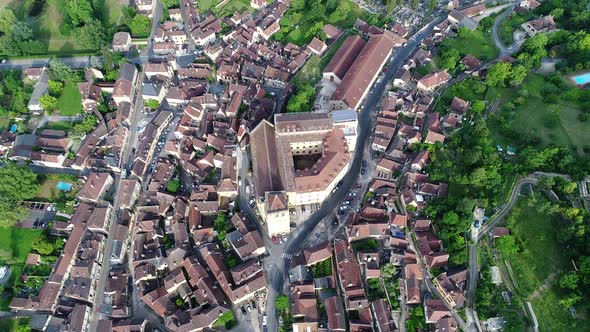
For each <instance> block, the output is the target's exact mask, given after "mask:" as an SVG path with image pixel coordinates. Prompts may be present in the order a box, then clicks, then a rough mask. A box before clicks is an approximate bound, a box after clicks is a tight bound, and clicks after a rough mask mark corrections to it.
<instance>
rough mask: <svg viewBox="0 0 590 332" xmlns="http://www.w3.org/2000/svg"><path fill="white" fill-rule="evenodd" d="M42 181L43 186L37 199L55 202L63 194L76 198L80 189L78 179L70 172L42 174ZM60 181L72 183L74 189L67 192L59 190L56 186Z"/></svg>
mask: <svg viewBox="0 0 590 332" xmlns="http://www.w3.org/2000/svg"><path fill="white" fill-rule="evenodd" d="M40 182H41V186H40V188H39V193H38V194H37V197H35V200H40V201H48V202H55V201H56V200H57V199H58V198H59V197H60V196H62V195H63V196H65V197H66V198H70V199H74V197H75V195H76V192H77V191H78V186H77V183H78V179H77V178H76V177H75V176H72V175H68V174H48V175H47V176H41V177H40ZM59 182H69V183H72V184H73V186H72V190H70V191H69V192H67V193H66V192H62V191H59V190H57V188H56V186H57V184H58V183H59Z"/></svg>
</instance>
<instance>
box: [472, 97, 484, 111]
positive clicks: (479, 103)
mask: <svg viewBox="0 0 590 332" xmlns="http://www.w3.org/2000/svg"><path fill="white" fill-rule="evenodd" d="M485 109H486V103H485V102H484V101H483V100H476V101H474V102H473V103H472V104H471V111H472V112H474V113H478V114H481V113H482V112H483V111H484V110H485Z"/></svg>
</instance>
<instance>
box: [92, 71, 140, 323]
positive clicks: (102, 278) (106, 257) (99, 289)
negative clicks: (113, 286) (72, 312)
mask: <svg viewBox="0 0 590 332" xmlns="http://www.w3.org/2000/svg"><path fill="white" fill-rule="evenodd" d="M139 77H140V78H141V77H143V71H140V72H139ZM141 81H142V79H138V80H137V82H136V85H135V87H134V109H133V113H132V114H131V118H130V123H131V125H130V129H129V138H128V142H127V144H126V145H125V148H124V150H123V152H122V154H121V160H122V161H123V162H122V164H123V165H122V167H125V163H124V161H126V160H128V159H129V158H130V155H131V150H132V148H133V147H134V146H135V140H136V136H137V133H136V129H137V121H138V114H139V113H140V112H139V109H140V108H141V105H142V104H143V101H142V98H141V93H140V87H141ZM121 180H122V177H121V174H115V183H114V186H113V188H114V189H113V192H114V194H113V212H112V214H111V218H110V220H109V231H108V237H107V241H106V244H105V246H104V251H103V257H102V264H101V266H102V268H101V269H100V272H99V273H100V274H99V277H98V280H97V283H96V294H95V297H94V299H95V301H94V303H93V306H92V317H94V319H93V320H92V321H91V323H90V327H89V330H90V331H96V327H97V326H96V324H97V322H98V320H99V319H103V318H107V316H106V315H105V314H104V312H103V311H102V307H103V306H104V289H105V286H106V280H107V279H108V275H109V271H110V270H111V262H110V258H111V255H112V253H113V241H114V238H115V233H116V227H115V225H116V224H117V216H118V215H119V212H120V204H119V199H120V196H119V187H120V185H121Z"/></svg>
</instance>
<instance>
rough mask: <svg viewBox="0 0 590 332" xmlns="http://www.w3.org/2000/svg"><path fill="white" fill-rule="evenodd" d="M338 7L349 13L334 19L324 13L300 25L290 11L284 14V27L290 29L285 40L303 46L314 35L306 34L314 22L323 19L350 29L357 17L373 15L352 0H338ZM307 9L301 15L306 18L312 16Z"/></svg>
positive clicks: (325, 21)
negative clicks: (296, 24)
mask: <svg viewBox="0 0 590 332" xmlns="http://www.w3.org/2000/svg"><path fill="white" fill-rule="evenodd" d="M338 8H341V9H342V10H343V11H346V13H347V15H346V17H345V18H343V19H342V20H338V21H333V20H331V19H330V17H329V15H324V16H323V17H321V18H319V20H318V19H316V20H314V21H311V20H305V19H303V21H302V22H301V23H299V25H298V26H295V25H294V24H293V22H292V21H291V18H290V16H289V14H290V12H287V14H286V15H285V16H283V18H282V19H281V22H280V24H281V27H282V28H286V29H288V33H287V35H286V36H285V42H291V43H293V44H295V45H299V46H303V45H305V44H307V43H309V41H310V40H311V39H312V38H313V36H306V32H307V31H308V30H309V29H310V28H311V27H312V26H313V25H314V23H316V22H318V21H321V22H322V23H323V24H327V23H330V24H332V25H335V26H337V27H339V28H341V29H348V28H351V27H352V26H353V25H354V22H355V21H356V20H357V18H361V19H363V20H369V18H370V17H371V14H370V13H369V12H367V11H366V10H364V9H362V8H361V7H359V6H358V5H357V4H355V3H353V2H352V1H350V0H338ZM306 11H307V9H304V12H301V15H302V16H303V17H304V18H305V17H309V16H310V13H308V12H306ZM378 25H379V24H378Z"/></svg>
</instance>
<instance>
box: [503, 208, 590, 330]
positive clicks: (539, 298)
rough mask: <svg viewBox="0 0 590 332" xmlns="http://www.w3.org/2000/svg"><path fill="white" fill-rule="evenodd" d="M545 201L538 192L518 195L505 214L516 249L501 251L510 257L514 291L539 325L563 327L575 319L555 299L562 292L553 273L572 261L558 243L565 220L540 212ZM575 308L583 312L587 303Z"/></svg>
mask: <svg viewBox="0 0 590 332" xmlns="http://www.w3.org/2000/svg"><path fill="white" fill-rule="evenodd" d="M544 202H547V200H546V199H545V198H544V197H540V196H538V197H536V198H535V199H521V200H520V201H519V202H518V203H517V205H516V206H515V207H514V208H513V210H512V211H511V213H510V215H509V217H508V218H507V221H506V224H507V225H506V226H507V227H508V228H509V229H510V232H511V236H513V237H514V238H515V242H516V245H517V246H518V248H519V251H518V253H516V254H512V255H510V254H508V255H507V254H504V253H502V251H501V250H500V252H501V253H502V255H501V256H502V259H505V260H507V261H509V262H510V266H511V267H512V270H513V271H514V276H515V278H516V284H517V289H516V293H517V294H518V295H519V296H520V298H521V299H522V300H523V301H530V302H531V303H532V305H533V310H534V311H535V314H536V316H537V320H538V321H539V326H542V327H543V328H542V329H541V330H547V331H565V330H567V328H568V327H569V328H571V327H573V326H575V325H576V323H577V322H576V321H574V320H573V318H572V316H571V315H570V313H569V310H567V309H566V308H564V307H563V306H562V305H560V304H559V303H558V302H559V300H560V299H562V298H563V294H561V293H562V291H561V288H560V287H559V286H558V285H557V282H556V281H557V278H556V275H557V274H559V273H560V272H563V271H565V270H569V269H571V263H570V261H569V259H568V257H567V255H565V253H564V250H563V248H562V246H561V244H560V243H559V234H560V232H562V230H563V228H564V227H565V224H564V223H566V221H564V220H563V219H562V218H560V217H559V216H556V215H550V214H547V213H544V212H542V210H543V209H540V208H539V206H540V205H541V204H543V203H544ZM497 241H498V240H496V243H497ZM576 309H577V310H578V313H579V314H580V315H584V313H585V311H586V306H585V305H584V304H579V305H577V306H576ZM578 325H579V324H578ZM580 327H581V326H580ZM582 330H587V329H582Z"/></svg>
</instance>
